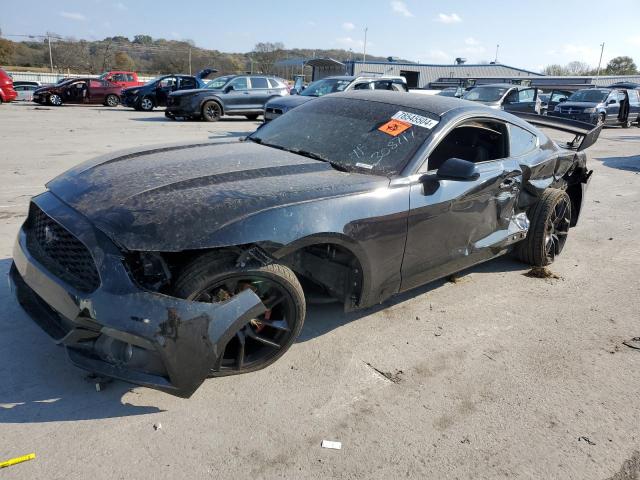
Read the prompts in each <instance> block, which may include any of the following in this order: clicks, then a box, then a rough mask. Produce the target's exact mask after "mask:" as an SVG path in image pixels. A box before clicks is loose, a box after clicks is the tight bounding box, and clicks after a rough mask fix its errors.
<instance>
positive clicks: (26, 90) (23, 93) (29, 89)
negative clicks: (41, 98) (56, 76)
mask: <svg viewBox="0 0 640 480" xmlns="http://www.w3.org/2000/svg"><path fill="white" fill-rule="evenodd" d="M14 88H15V90H16V92H17V93H18V96H17V97H16V100H19V101H23V102H30V101H32V100H33V93H34V92H35V91H36V90H37V89H39V88H40V87H39V86H37V85H15V84H14Z"/></svg>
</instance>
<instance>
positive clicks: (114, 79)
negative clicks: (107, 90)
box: [99, 71, 144, 88]
mask: <svg viewBox="0 0 640 480" xmlns="http://www.w3.org/2000/svg"><path fill="white" fill-rule="evenodd" d="M99 78H100V79H101V80H107V81H109V82H111V83H115V84H116V85H120V86H121V87H123V88H128V87H139V86H140V85H144V82H141V81H140V80H138V74H137V73H136V72H123V71H111V72H104V73H103V74H102V75H100V77H99Z"/></svg>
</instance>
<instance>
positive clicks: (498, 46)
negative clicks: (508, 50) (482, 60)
mask: <svg viewBox="0 0 640 480" xmlns="http://www.w3.org/2000/svg"><path fill="white" fill-rule="evenodd" d="M498 50H500V44H499V43H498V44H497V45H496V59H495V60H494V61H493V63H498Z"/></svg>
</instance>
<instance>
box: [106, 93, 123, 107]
mask: <svg viewBox="0 0 640 480" xmlns="http://www.w3.org/2000/svg"><path fill="white" fill-rule="evenodd" d="M104 104H105V106H106V107H117V106H118V105H119V104H120V99H119V98H118V96H117V95H107V98H105V100H104Z"/></svg>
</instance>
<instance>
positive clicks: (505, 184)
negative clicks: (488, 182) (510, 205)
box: [500, 178, 516, 190]
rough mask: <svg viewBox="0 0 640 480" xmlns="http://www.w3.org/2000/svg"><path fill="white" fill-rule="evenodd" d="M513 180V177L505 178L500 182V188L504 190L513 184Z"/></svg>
mask: <svg viewBox="0 0 640 480" xmlns="http://www.w3.org/2000/svg"><path fill="white" fill-rule="evenodd" d="M515 183H516V182H515V180H514V179H513V178H506V179H505V180H504V181H503V182H502V183H501V184H500V188H502V189H503V190H506V189H508V188H511V187H513V186H514V185H515Z"/></svg>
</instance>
